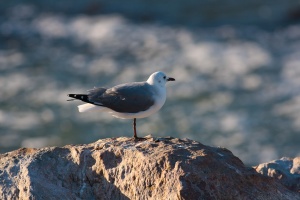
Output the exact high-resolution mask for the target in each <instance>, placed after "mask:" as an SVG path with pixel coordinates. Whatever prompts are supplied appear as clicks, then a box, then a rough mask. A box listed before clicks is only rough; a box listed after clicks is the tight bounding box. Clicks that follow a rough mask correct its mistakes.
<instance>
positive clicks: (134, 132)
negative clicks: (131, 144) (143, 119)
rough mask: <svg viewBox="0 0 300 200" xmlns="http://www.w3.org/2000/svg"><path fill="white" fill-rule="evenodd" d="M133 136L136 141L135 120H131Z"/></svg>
mask: <svg viewBox="0 0 300 200" xmlns="http://www.w3.org/2000/svg"><path fill="white" fill-rule="evenodd" d="M133 134H134V135H133V137H134V138H135V139H137V138H138V136H137V135H136V118H134V119H133Z"/></svg>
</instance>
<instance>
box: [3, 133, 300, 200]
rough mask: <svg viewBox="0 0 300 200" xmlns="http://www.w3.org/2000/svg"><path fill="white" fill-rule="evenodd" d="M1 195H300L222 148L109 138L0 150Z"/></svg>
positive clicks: (187, 142) (184, 142)
mask: <svg viewBox="0 0 300 200" xmlns="http://www.w3.org/2000/svg"><path fill="white" fill-rule="evenodd" d="M0 189H1V191H2V192H1V196H0V199H37V200H38V199H172V200H174V199H264V200H265V199H272V200H274V199H293V200H295V199H300V197H299V193H297V192H294V191H291V190H289V189H288V188H286V187H285V186H283V185H282V184H281V183H280V182H279V181H278V180H277V179H274V178H270V177H266V176H263V175H261V174H259V173H257V172H256V171H255V170H254V169H253V168H250V167H246V166H244V164H243V163H242V162H241V161H240V160H239V159H238V158H237V157H235V156H234V155H233V154H232V153H231V152H230V151H229V150H227V149H225V148H216V147H209V146H205V145H203V144H201V143H199V142H196V141H192V140H188V139H184V140H181V139H177V138H171V137H167V138H154V137H151V136H147V140H145V141H134V140H133V139H131V138H124V137H121V138H109V139H103V140H98V141H97V142H95V143H91V144H87V145H68V146H65V147H49V148H42V149H30V148H23V149H19V150H16V151H13V152H9V153H5V154H1V155H0Z"/></svg>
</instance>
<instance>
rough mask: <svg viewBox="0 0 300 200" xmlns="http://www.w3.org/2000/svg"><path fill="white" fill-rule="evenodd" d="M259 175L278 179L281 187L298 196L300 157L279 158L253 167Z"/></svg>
mask: <svg viewBox="0 0 300 200" xmlns="http://www.w3.org/2000/svg"><path fill="white" fill-rule="evenodd" d="M255 169H256V171H257V172H258V173H260V174H263V175H266V176H270V177H273V178H276V179H278V180H279V181H280V182H281V183H282V184H283V185H285V186H286V187H288V188H289V189H291V190H293V191H297V192H299V194H300V157H296V158H286V157H284V158H281V159H279V160H273V161H271V162H268V163H263V164H260V165H258V166H256V167H255Z"/></svg>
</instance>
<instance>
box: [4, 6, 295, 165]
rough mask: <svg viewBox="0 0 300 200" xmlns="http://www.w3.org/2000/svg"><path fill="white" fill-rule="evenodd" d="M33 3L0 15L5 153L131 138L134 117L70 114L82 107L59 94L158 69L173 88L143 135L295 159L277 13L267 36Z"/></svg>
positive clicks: (289, 76) (289, 53) (254, 156)
mask: <svg viewBox="0 0 300 200" xmlns="http://www.w3.org/2000/svg"><path fill="white" fill-rule="evenodd" d="M291 2H292V1H291ZM50 4H51V3H50ZM1 5H3V4H1ZM42 5H43V4H42ZM46 5H47V4H46ZM51 5H52V4H51ZM285 5H286V4H285ZM287 5H289V4H288V3H287ZM287 5H286V6H287ZM39 6H41V5H32V4H16V5H14V4H13V3H12V4H11V5H10V6H9V7H8V8H7V9H3V7H1V9H2V10H5V12H3V14H2V15H1V18H0V93H1V96H0V151H1V152H6V151H10V150H13V149H16V148H19V147H43V146H49V145H65V144H70V143H73V144H74V143H88V142H92V141H95V140H97V139H100V138H106V137H117V136H131V135H132V127H131V123H132V122H131V120H121V119H116V118H113V117H111V116H109V115H108V114H105V113H78V111H77V107H76V106H77V105H79V102H67V101H66V100H67V99H68V97H67V94H68V93H75V92H78V93H81V92H85V91H86V90H87V89H90V88H92V87H94V86H107V87H109V86H113V85H116V84H119V83H123V82H131V81H143V80H146V79H147V78H148V76H149V75H150V74H151V73H152V72H154V71H158V70H160V71H165V72H166V73H167V74H168V75H169V76H172V77H174V78H176V82H174V83H170V84H168V86H167V87H168V97H167V101H166V103H165V105H164V107H163V108H162V109H161V110H160V111H159V112H158V113H157V114H155V115H153V116H151V117H149V118H145V119H140V120H138V121H137V123H138V132H139V135H141V136H143V135H148V134H152V135H155V136H167V135H171V136H174V137H180V138H185V137H187V138H190V139H194V140H197V141H200V142H202V143H204V144H207V145H213V146H223V147H226V148H228V149H230V150H231V151H233V153H234V154H235V155H237V156H238V157H240V158H241V159H242V161H243V162H245V163H246V164H257V163H260V162H265V161H269V160H272V159H277V158H279V157H282V156H296V155H298V156H299V154H300V145H299V144H300V135H299V130H300V91H299V86H300V25H298V24H297V23H284V22H285V21H284V20H286V19H288V18H285V17H282V18H280V17H279V16H277V15H276V17H274V19H273V18H272V19H273V21H270V20H269V21H268V20H266V21H265V22H264V23H271V22H272V23H273V25H272V26H269V27H268V28H267V29H266V28H264V27H263V26H261V24H260V25H257V26H255V25H253V24H255V23H258V24H259V22H257V20H256V17H257V16H254V15H253V18H252V22H251V23H249V24H247V23H244V24H242V23H240V22H237V23H227V24H226V23H221V22H222V20H221V21H220V20H219V21H218V20H216V21H215V23H216V24H217V25H214V26H205V25H203V26H200V25H197V26H184V25H178V23H177V24H171V25H168V23H160V22H156V21H154V22H149V21H147V22H146V23H141V21H139V22H136V21H134V20H132V18H131V17H128V15H129V14H128V13H127V14H126V13H125V14H124V13H123V14H118V13H110V14H108V13H105V14H101V12H100V13H97V12H96V13H95V14H93V15H91V14H87V13H86V12H83V14H80V9H79V11H78V10H76V9H75V8H74V13H72V12H67V13H63V12H62V11H61V10H60V12H54V11H53V8H51V6H50V7H49V9H50V8H51V9H52V10H51V9H50V10H45V11H43V10H39V9H41V8H40V7H39ZM243 6H244V5H243ZM44 7H45V6H44ZM79 7H80V6H79ZM76 8H77V7H76ZM55 9H58V8H55ZM270 9H271V10H272V9H273V8H270ZM274 9H275V8H274ZM58 10H59V9H58ZM87 12H91V11H87ZM228 15H229V14H228ZM132 16H134V15H133V14H132ZM229 16H230V15H229ZM284 16H290V15H284ZM275 18H276V19H278V20H277V21H276V20H275ZM166 19H167V18H166ZM172 19H173V21H176V18H172ZM219 19H222V17H219ZM232 19H233V18H232ZM279 19H281V20H279ZM166 21H168V20H166ZM187 21H188V20H187ZM176 22H178V20H177V21H176ZM229 22H230V20H229ZM199 23H201V20H200V22H199ZM276 23H277V24H279V25H277V26H275V25H276ZM270 27H271V28H270Z"/></svg>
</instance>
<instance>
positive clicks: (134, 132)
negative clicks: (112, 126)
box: [133, 118, 146, 141]
mask: <svg viewBox="0 0 300 200" xmlns="http://www.w3.org/2000/svg"><path fill="white" fill-rule="evenodd" d="M133 139H134V140H138V141H143V140H146V139H145V138H142V137H138V136H137V134H136V118H134V119H133Z"/></svg>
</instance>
